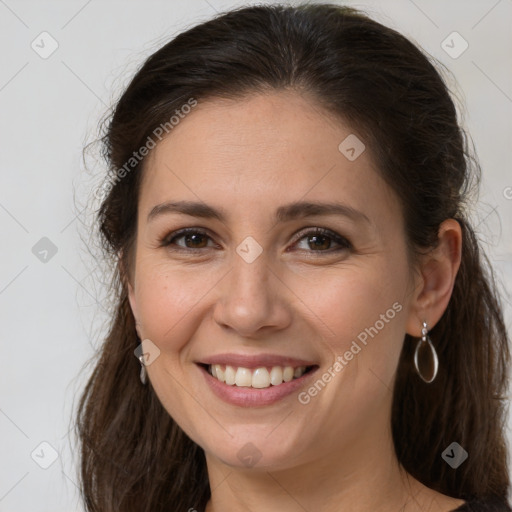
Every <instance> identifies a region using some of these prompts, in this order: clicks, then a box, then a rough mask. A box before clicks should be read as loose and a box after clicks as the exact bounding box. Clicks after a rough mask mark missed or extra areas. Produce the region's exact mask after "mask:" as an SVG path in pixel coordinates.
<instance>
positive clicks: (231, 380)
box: [224, 366, 236, 386]
mask: <svg viewBox="0 0 512 512" xmlns="http://www.w3.org/2000/svg"><path fill="white" fill-rule="evenodd" d="M224 377H225V379H226V384H229V385H230V386H234V385H235V382H236V371H235V369H234V368H233V367H232V366H226V371H225V372H224Z"/></svg>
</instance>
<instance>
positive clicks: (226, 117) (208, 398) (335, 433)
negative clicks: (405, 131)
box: [130, 92, 419, 468]
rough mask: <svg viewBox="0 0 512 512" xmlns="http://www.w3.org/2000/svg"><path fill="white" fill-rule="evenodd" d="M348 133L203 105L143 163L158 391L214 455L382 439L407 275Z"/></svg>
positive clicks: (313, 453)
mask: <svg viewBox="0 0 512 512" xmlns="http://www.w3.org/2000/svg"><path fill="white" fill-rule="evenodd" d="M347 137H349V138H348V139H347ZM354 137H355V136H354V134H352V132H351V129H350V127H348V126H343V125H342V124H340V123H339V122H336V121H334V120H333V119H331V118H328V117H327V116H326V114H325V113H324V112H323V111H322V110H321V109H320V107H318V106H317V104H315V103H314V102H312V101H309V100H308V99H307V98H306V97H302V96H300V95H298V94H297V93H290V92H276V93H274V94H271V95H270V94H269V95H254V96H251V97H248V98H246V99H244V100H238V101H227V100H210V101H205V102H199V104H198V106H197V107H195V108H194V109H193V110H192V112H191V113H190V114H189V115H188V116H186V117H185V118H184V119H182V120H181V121H180V123H179V124H178V125H177V126H175V127H174V129H173V130H172V131H171V132H170V133H169V135H168V136H167V137H166V138H164V139H163V140H162V142H160V143H159V144H158V145H157V146H156V148H155V149H154V150H153V151H152V153H151V154H150V155H149V157H148V160H147V162H146V169H145V175H144V180H143V183H142V187H141V193H140V198H139V211H138V231H137V238H136V247H135V249H136V253H135V259H134V268H133V269H132V270H133V271H134V272H133V274H132V275H133V279H132V282H131V285H130V302H131V306H132V310H133V312H134V315H135V317H136V320H137V324H138V329H139V335H140V336H141V339H145V340H150V343H148V342H147V341H145V342H144V343H145V350H146V351H149V352H151V351H153V353H154V354H156V355H157V357H154V362H152V363H151V364H150V365H149V366H148V367H147V370H148V374H149V378H150V380H151V384H152V386H153V387H154V389H155V391H156V393H157V395H158V397H159V399H160V401H161V402H162V404H163V406H164V407H165V409H166V410H167V411H168V412H169V414H170V415H171V416H172V417H173V418H174V419H175V420H176V422H177V423H178V424H179V425H180V426H181V427H182V428H183V430H184V431H185V432H186V433H187V434H188V435H189V436H190V437H191V438H192V439H193V440H194V441H195V442H196V443H197V444H199V445H200V446H201V447H202V448H203V449H204V450H205V452H206V455H207V458H208V459H209V460H210V461H211V460H221V461H223V462H224V463H226V464H229V465H232V466H239V467H243V466H253V465H254V464H256V465H257V466H260V467H265V468H286V467H291V466H295V465H298V464H303V463H307V462H310V461H312V460H316V459H319V458H323V459H324V460H328V459H329V458H330V457H333V456H336V457H338V458H339V456H340V454H343V457H345V458H347V459H350V458H351V457H357V456H358V454H359V456H360V454H361V453H362V452H361V448H362V446H365V447H366V448H365V450H368V444H367V443H368V440H369V439H372V440H374V441H373V442H374V444H375V448H376V449H379V445H378V443H381V442H382V440H383V439H384V437H385V436H386V435H389V418H390V408H391V398H392V387H393V378H394V373H395V370H396V367H397V364H398V358H399V354H400V350H401V347H402V342H403V338H404V335H405V332H406V329H407V326H408V324H409V323H410V321H411V320H410V317H411V316H412V315H413V310H412V308H411V304H410V302H411V295H412V290H413V289H414V283H411V281H410V276H411V273H410V268H409V266H408V260H407V255H406V243H405V237H404V225H403V219H402V215H401V210H400V207H399V202H398V200H397V197H396V196H395V194H394V193H393V192H392V190H391V189H390V188H389V187H388V185H386V183H385V182H384V181H383V179H382V178H381V177H380V176H379V174H378V172H377V171H376V170H375V167H374V164H373V162H372V159H371V155H370V152H369V149H368V148H367V149H366V150H364V151H363V152H362V153H361V150H362V149H363V146H362V145H361V144H362V143H363V144H364V140H358V139H355V138H354ZM344 141H345V142H344ZM340 144H341V146H340ZM359 153H360V154H359ZM358 155H359V156H358ZM182 202H187V203H194V204H196V205H197V206H196V207H195V208H191V209H189V212H188V213H183V212H181V213H180V212H179V211H178V209H179V208H172V207H171V203H182ZM302 203H312V204H317V205H319V206H318V207H317V208H314V207H312V206H309V207H307V206H300V205H301V204H302ZM162 205H163V206H162ZM290 205H295V206H293V207H291V206H290ZM322 205H339V208H338V210H337V211H328V208H325V209H324V207H323V206H322ZM191 210H196V211H195V212H193V211H191ZM212 212H216V214H215V215H212ZM278 214H279V215H278ZM183 228H189V229H191V230H192V231H194V232H195V233H189V234H188V235H187V234H185V235H183V234H181V235H180V234H176V232H177V231H178V230H182V229H183ZM318 229H322V230H325V231H323V232H322V233H318V232H317V231H318ZM198 232H199V233H198ZM166 243H167V244H168V245H166ZM418 323H419V322H418ZM155 347H157V348H155ZM158 351H159V352H158ZM210 362H216V363H218V364H219V365H220V367H216V370H217V373H218V376H220V377H221V378H222V374H224V378H228V380H230V382H232V380H231V379H235V381H236V383H238V384H240V385H237V384H234V385H230V384H226V383H225V382H224V383H222V382H220V380H219V379H218V378H215V377H213V376H212V375H210V374H209V373H208V363H210ZM226 366H231V367H232V369H229V368H227V369H226ZM301 366H306V367H308V368H309V367H312V369H310V371H308V372H307V373H305V374H304V375H303V376H302V377H300V378H297V379H294V380H292V381H290V382H283V381H287V380H288V379H289V378H290V372H291V370H290V369H286V367H291V368H293V371H294V372H295V369H296V368H297V367H301ZM219 369H220V371H218V370H219ZM300 373H301V370H300V369H299V370H296V374H297V375H300ZM228 375H229V377H228ZM134 378H135V377H134ZM270 380H272V382H274V384H271V385H269V384H270ZM278 382H281V384H278ZM253 384H254V386H256V387H252V385H253ZM249 385H250V386H251V387H249ZM258 386H261V387H258Z"/></svg>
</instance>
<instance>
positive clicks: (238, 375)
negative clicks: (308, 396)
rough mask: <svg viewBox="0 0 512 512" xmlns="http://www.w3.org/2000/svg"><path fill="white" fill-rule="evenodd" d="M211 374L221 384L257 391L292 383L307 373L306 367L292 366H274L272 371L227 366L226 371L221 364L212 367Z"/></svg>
mask: <svg viewBox="0 0 512 512" xmlns="http://www.w3.org/2000/svg"><path fill="white" fill-rule="evenodd" d="M208 370H209V373H210V374H211V375H212V376H213V377H215V378H216V379H217V380H219V381H220V382H225V383H226V384H228V385H229V386H239V387H253V388H257V389H263V388H268V387H270V386H271V385H272V386H279V385H280V384H282V383H283V381H284V382H290V381H291V380H293V379H297V378H299V377H302V375H304V373H305V372H306V367H305V366H299V367H297V368H293V367H292V366H284V367H282V366H273V367H272V368H271V369H270V371H269V370H268V369H267V368H265V367H261V368H256V369H254V370H250V369H249V368H243V367H238V368H236V367H233V366H229V365H227V366H226V367H225V369H223V366H222V365H220V364H213V365H210V366H209V368H208Z"/></svg>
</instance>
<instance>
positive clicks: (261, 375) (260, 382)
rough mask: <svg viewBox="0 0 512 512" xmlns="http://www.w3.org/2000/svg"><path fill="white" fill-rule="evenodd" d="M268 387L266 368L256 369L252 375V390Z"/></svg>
mask: <svg viewBox="0 0 512 512" xmlns="http://www.w3.org/2000/svg"><path fill="white" fill-rule="evenodd" d="M269 386H270V374H269V373H268V370H267V369H266V368H256V370H254V372H253V374H252V387H253V388H268V387H269Z"/></svg>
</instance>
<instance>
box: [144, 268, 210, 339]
mask: <svg viewBox="0 0 512 512" xmlns="http://www.w3.org/2000/svg"><path fill="white" fill-rule="evenodd" d="M205 286H207V285H205V282H204V280H202V279H200V274H199V273H196V276H195V277H194V276H193V275H192V273H188V272H177V271H170V270H169V268H168V266H166V265H162V264H159V265H151V264H147V265H145V266H144V268H142V266H141V268H140V272H139V275H138V282H137V283H136V300H137V305H138V311H139V320H140V323H141V327H142V330H143V333H144V336H145V337H147V338H150V339H152V340H154V341H155V342H156V343H157V344H160V343H163V344H166V345H167V344H168V340H170V339H178V337H176V336H175V334H176V331H178V330H181V329H182V328H183V326H184V325H185V323H186V322H184V319H185V318H186V317H187V315H190V314H193V311H194V307H197V305H198V301H199V299H200V298H201V296H202V295H204V293H205V291H204V290H205ZM169 348H170V347H169ZM175 348H179V347H175Z"/></svg>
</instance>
